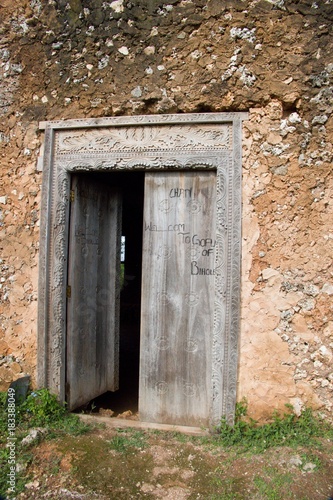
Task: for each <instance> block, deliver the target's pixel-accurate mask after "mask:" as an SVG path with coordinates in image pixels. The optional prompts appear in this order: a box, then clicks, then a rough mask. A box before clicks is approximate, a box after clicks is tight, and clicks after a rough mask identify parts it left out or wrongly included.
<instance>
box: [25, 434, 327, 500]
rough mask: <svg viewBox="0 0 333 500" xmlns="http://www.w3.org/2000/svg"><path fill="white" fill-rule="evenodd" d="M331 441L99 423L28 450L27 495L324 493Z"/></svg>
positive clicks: (176, 498)
mask: <svg viewBox="0 0 333 500" xmlns="http://www.w3.org/2000/svg"><path fill="white" fill-rule="evenodd" d="M332 449H333V446H332V442H331V441H329V440H328V439H325V440H322V442H321V445H320V446H319V447H316V448H310V447H308V448H304V447H302V448H297V449H292V448H288V447H279V448H272V449H270V450H267V451H265V452H264V453H261V454H255V453H253V452H251V453H250V452H246V453H242V452H240V451H237V450H235V449H225V448H222V447H221V446H219V445H217V444H216V441H215V442H214V440H213V438H212V437H197V436H195V437H193V436H188V435H184V434H180V433H175V432H165V431H156V430H140V429H133V428H122V429H120V428H110V427H108V426H99V427H95V428H94V429H92V430H91V431H89V432H88V433H86V434H83V435H81V436H76V437H74V436H69V435H68V436H66V437H58V438H55V439H52V440H46V441H43V442H40V443H39V444H37V445H33V447H32V448H29V449H28V450H27V453H26V455H24V456H22V457H21V467H22V468H23V469H24V468H25V471H26V473H27V477H29V480H28V481H27V482H26V484H25V487H24V491H23V492H22V493H19V494H18V495H17V498H22V499H29V500H30V499H44V498H45V499H58V498H59V499H60V498H61V499H67V498H68V499H99V500H105V499H115V500H118V499H119V500H120V499H124V500H127V499H128V500H129V499H135V498H146V499H152V500H153V499H165V500H185V499H191V500H194V499H204V500H223V499H225V500H228V499H230V500H231V499H236V500H237V499H244V500H245V499H253V500H264V499H265V500H266V499H271V500H279V499H281V500H284V499H300V500H325V499H327V498H328V496H329V494H330V493H331V491H332V490H333V453H332Z"/></svg>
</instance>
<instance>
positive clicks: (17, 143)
mask: <svg viewBox="0 0 333 500" xmlns="http://www.w3.org/2000/svg"><path fill="white" fill-rule="evenodd" d="M332 12H333V6H332V0H326V1H325V0H317V1H313V0H310V1H308V0H301V1H298V0H295V1H289V0H252V1H250V0H243V1H236V0H225V1H221V0H193V1H192V0H169V2H166V3H163V2H160V1H157V0H140V1H139V0H132V1H126V0H115V1H103V0H89V1H88V0H68V1H67V0H30V1H28V0H17V1H15V2H12V1H11V0H1V2H0V16H1V17H0V30H1V38H0V115H1V120H0V148H1V154H0V159H1V160H0V161H1V187H0V224H1V227H0V231H1V243H0V245H1V261H0V267H1V278H0V280H1V281H0V286H1V289H0V314H1V327H2V333H1V336H0V388H1V389H5V388H6V387H7V386H8V383H9V382H10V381H11V380H13V379H15V378H17V377H18V376H19V375H20V373H23V372H26V373H29V374H31V376H32V378H33V380H35V376H36V349H37V347H36V318H37V315H36V309H37V275H38V241H39V215H40V214H39V208H40V185H41V175H42V174H41V173H40V172H39V171H38V170H37V168H36V164H37V157H38V154H39V152H40V147H41V144H42V139H43V138H42V134H41V132H40V131H39V129H38V122H39V121H42V120H52V119H66V118H82V117H97V116H114V115H131V114H147V113H150V114H151V113H181V112H187V113H189V112H200V111H205V112H209V111H228V110H232V111H249V121H247V122H244V127H243V128H244V141H243V144H244V148H243V166H244V173H243V185H244V191H243V266H242V311H241V335H240V356H239V387H238V398H241V397H243V396H246V397H247V399H248V401H249V407H250V410H251V413H252V416H254V417H259V418H265V417H266V416H267V415H268V414H271V412H272V409H273V408H278V409H283V407H284V404H285V403H292V404H293V405H294V407H295V409H296V411H300V410H301V409H302V407H303V406H304V405H311V406H313V407H314V408H316V409H319V410H320V411H321V412H322V413H323V414H324V415H329V414H330V412H331V411H332V406H333V371H332V361H333V317H332V312H333V311H332V307H333V306H332V296H333V277H332V242H333V229H332V196H333V176H332V155H333V152H332V129H333V117H332V107H333V86H332V79H333V63H332V60H333V58H332V44H333V43H332V36H331V33H330V30H331V29H332V17H333V15H332Z"/></svg>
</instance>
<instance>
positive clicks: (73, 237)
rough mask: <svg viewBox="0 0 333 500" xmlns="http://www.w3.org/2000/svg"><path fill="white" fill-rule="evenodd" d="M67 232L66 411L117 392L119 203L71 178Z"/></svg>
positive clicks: (112, 194)
mask: <svg viewBox="0 0 333 500" xmlns="http://www.w3.org/2000/svg"><path fill="white" fill-rule="evenodd" d="M72 190H73V192H74V198H75V199H74V201H73V203H72V204H71V217H70V231H69V267H68V284H69V285H70V289H71V293H70V297H69V298H68V301H67V373H66V392H67V394H66V395H67V403H68V407H69V409H73V408H76V407H78V406H80V405H83V404H86V403H87V402H88V401H90V400H91V399H93V398H94V397H96V396H99V395H100V394H103V393H104V392H106V391H114V390H116V389H117V388H118V369H119V360H118V358H119V270H120V267H119V266H120V226H121V200H120V195H119V193H118V192H117V191H115V190H114V189H112V188H110V187H109V186H107V185H103V184H101V183H100V182H96V181H95V180H94V179H90V178H89V179H87V178H86V177H85V176H80V175H76V176H75V175H74V176H73V180H72Z"/></svg>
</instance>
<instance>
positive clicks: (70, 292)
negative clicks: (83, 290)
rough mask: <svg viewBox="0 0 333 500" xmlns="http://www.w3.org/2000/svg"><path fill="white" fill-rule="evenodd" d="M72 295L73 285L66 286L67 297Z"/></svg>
mask: <svg viewBox="0 0 333 500" xmlns="http://www.w3.org/2000/svg"><path fill="white" fill-rule="evenodd" d="M71 296H72V287H71V286H69V285H68V286H66V297H67V299H70V298H71Z"/></svg>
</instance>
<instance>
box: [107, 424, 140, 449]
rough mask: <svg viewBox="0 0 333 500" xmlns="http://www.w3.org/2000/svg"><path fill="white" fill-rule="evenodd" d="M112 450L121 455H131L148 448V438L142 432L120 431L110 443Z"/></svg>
mask: <svg viewBox="0 0 333 500" xmlns="http://www.w3.org/2000/svg"><path fill="white" fill-rule="evenodd" d="M109 446H110V448H111V449H112V450H116V451H118V452H120V453H130V452H133V451H135V452H136V451H137V450H143V449H144V448H146V447H147V437H146V434H145V433H144V432H142V431H135V430H132V429H125V430H124V429H118V434H117V435H116V436H114V437H113V438H112V439H111V440H110V441H109Z"/></svg>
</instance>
